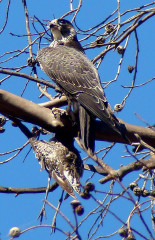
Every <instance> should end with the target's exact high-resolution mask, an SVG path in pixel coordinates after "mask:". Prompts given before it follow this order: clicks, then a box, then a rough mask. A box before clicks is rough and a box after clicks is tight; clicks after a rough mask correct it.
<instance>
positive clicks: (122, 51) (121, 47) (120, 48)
mask: <svg viewBox="0 0 155 240" xmlns="http://www.w3.org/2000/svg"><path fill="white" fill-rule="evenodd" d="M116 49H117V52H118V53H119V54H123V53H124V50H125V49H124V47H123V46H121V45H119V46H118V47H117V48H116Z"/></svg>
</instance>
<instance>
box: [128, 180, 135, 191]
mask: <svg viewBox="0 0 155 240" xmlns="http://www.w3.org/2000/svg"><path fill="white" fill-rule="evenodd" d="M135 187H137V183H135V182H132V183H130V184H129V188H130V189H131V190H132V191H133V189H134V188H135Z"/></svg>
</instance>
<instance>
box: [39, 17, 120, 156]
mask: <svg viewBox="0 0 155 240" xmlns="http://www.w3.org/2000/svg"><path fill="white" fill-rule="evenodd" d="M49 26H50V30H51V32H52V35H53V38H54V41H53V42H52V43H51V44H50V46H49V47H44V48H42V49H41V50H40V51H39V52H38V54H37V61H38V62H39V64H40V67H41V69H42V70H43V71H44V72H45V73H46V74H47V75H48V76H49V77H50V78H51V79H52V80H53V81H54V82H55V83H56V84H57V85H58V87H59V88H60V89H61V90H62V92H64V93H65V94H66V96H67V97H68V98H69V99H70V101H71V102H72V104H73V108H74V109H77V108H78V113H79V122H80V134H81V138H82V140H83V143H84V146H85V148H86V149H89V150H91V152H93V151H94V142H95V131H94V120H95V118H96V117H97V118H99V119H100V120H101V121H103V122H104V123H105V124H106V125H108V126H110V127H111V128H112V129H114V131H116V132H119V133H120V134H121V126H120V123H119V121H118V120H117V118H116V117H115V116H114V114H113V112H112V110H111V108H110V106H109V104H108V102H107V100H106V97H105V95H104V92H103V89H102V87H101V84H100V79H99V75H98V72H97V70H96V69H95V67H94V65H93V64H92V62H91V61H90V60H89V59H88V58H87V57H86V55H85V54H84V50H83V48H82V46H81V44H80V43H79V42H78V40H77V35H76V31H75V29H74V27H73V25H72V24H71V23H70V22H69V21H67V20H65V19H55V20H53V21H51V22H50V25H49ZM75 105H76V107H75Z"/></svg>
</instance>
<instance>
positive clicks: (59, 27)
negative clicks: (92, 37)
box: [49, 19, 76, 40]
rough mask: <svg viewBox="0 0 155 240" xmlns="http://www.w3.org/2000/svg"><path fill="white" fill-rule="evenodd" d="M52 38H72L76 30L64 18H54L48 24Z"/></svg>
mask: <svg viewBox="0 0 155 240" xmlns="http://www.w3.org/2000/svg"><path fill="white" fill-rule="evenodd" d="M49 27H50V30H51V32H52V35H53V37H54V40H63V39H65V38H74V37H75V36H76V31H75V29H74V27H73V25H72V24H71V23H70V22H69V21H67V20H65V19H54V20H52V21H51V22H50V24H49Z"/></svg>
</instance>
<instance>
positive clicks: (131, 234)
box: [127, 232, 136, 240]
mask: <svg viewBox="0 0 155 240" xmlns="http://www.w3.org/2000/svg"><path fill="white" fill-rule="evenodd" d="M127 240H136V238H135V237H134V235H133V233H132V232H130V233H129V234H128V236H127Z"/></svg>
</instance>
